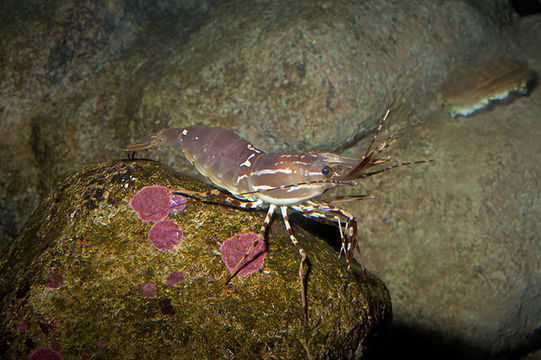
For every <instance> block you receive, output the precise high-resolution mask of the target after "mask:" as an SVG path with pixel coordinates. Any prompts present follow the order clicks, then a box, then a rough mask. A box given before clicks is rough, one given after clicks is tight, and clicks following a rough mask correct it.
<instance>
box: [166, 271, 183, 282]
mask: <svg viewBox="0 0 541 360" xmlns="http://www.w3.org/2000/svg"><path fill="white" fill-rule="evenodd" d="M184 280H186V277H185V275H184V271H173V272H172V273H171V274H169V276H167V278H166V279H165V283H166V284H167V285H169V286H175V285H176V284H178V283H179V282H183V281H184Z"/></svg>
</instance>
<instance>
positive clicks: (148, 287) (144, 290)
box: [141, 281, 156, 297]
mask: <svg viewBox="0 0 541 360" xmlns="http://www.w3.org/2000/svg"><path fill="white" fill-rule="evenodd" d="M141 295H142V296H144V297H153V296H156V283H155V282H154V281H150V282H147V283H146V284H145V285H143V286H142V287H141Z"/></svg>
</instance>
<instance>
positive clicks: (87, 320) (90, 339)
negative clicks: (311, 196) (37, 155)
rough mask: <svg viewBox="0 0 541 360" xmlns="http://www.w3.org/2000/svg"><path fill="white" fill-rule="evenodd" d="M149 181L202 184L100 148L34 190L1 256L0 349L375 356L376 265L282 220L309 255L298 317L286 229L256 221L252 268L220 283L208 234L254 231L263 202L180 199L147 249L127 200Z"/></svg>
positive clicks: (381, 295) (216, 239)
mask: <svg viewBox="0 0 541 360" xmlns="http://www.w3.org/2000/svg"><path fill="white" fill-rule="evenodd" d="M148 185H159V186H163V187H167V188H168V189H174V188H187V189H191V190H195V191H206V190H208V188H209V187H208V186H206V185H203V184H200V183H197V182H195V181H193V180H189V179H187V178H184V177H181V176H179V175H178V174H177V173H175V172H174V171H173V170H171V169H170V168H168V167H165V166H163V165H160V164H159V163H156V162H152V161H145V160H141V161H124V162H106V163H100V164H96V165H93V166H90V167H87V168H85V169H83V170H81V171H79V172H78V173H76V174H74V175H71V176H69V177H67V178H65V179H62V180H60V181H59V182H58V183H57V184H56V186H55V187H54V190H53V191H52V192H51V193H50V194H49V195H48V196H47V197H46V198H45V199H43V201H42V202H41V203H40V206H39V207H38V210H37V211H36V212H35V213H34V215H33V216H32V217H31V219H30V220H29V221H28V224H27V225H26V226H25V227H24V229H23V231H22V232H21V234H20V235H19V236H18V237H17V238H16V239H15V240H14V241H13V244H12V245H11V246H10V248H9V252H8V256H7V257H5V258H3V259H2V263H1V266H0V270H1V273H2V274H3V276H2V278H1V279H0V299H1V300H0V308H1V309H2V314H0V334H1V335H0V336H1V339H0V357H1V358H2V359H21V358H23V359H24V358H28V357H29V356H30V354H32V353H33V352H34V354H35V353H37V352H45V351H48V352H49V353H51V351H52V350H39V349H38V348H51V347H52V348H54V349H55V352H57V353H58V354H59V356H62V357H63V358H66V359H72V358H82V357H90V358H94V357H96V358H107V359H127V358H140V359H164V358H175V359H195V358H227V357H231V356H234V357H236V358H239V359H245V358H287V359H307V358H311V359H324V358H325V359H328V358H332V359H361V358H362V359H376V358H380V357H381V356H382V351H384V346H385V341H386V338H387V335H388V330H389V327H390V322H391V303H390V297H389V293H388V291H387V289H386V287H385V285H384V284H383V282H381V281H380V280H379V279H378V278H377V277H375V276H374V275H372V274H370V273H367V274H366V277H363V276H362V273H361V271H360V267H359V266H358V265H357V264H353V266H352V269H351V270H348V269H347V264H346V263H345V260H344V259H343V258H340V259H338V251H337V249H334V248H333V247H331V246H330V245H329V244H328V243H327V242H325V241H324V240H323V239H321V238H318V237H315V236H313V235H310V234H308V233H307V232H306V231H305V230H303V229H302V228H299V227H298V226H295V224H294V229H293V230H294V232H295V233H296V234H297V237H298V240H299V242H300V243H301V244H302V245H303V246H304V248H305V249H306V251H307V253H308V258H309V261H310V272H309V275H308V287H307V289H308V308H309V320H308V322H305V320H304V318H303V310H302V305H301V299H300V292H299V278H298V266H299V261H300V258H299V255H298V251H297V250H296V249H295V247H294V246H293V245H292V244H291V242H290V241H289V238H288V235H287V232H286V231H285V230H283V231H281V232H279V233H276V231H269V234H268V239H267V246H268V249H267V250H268V253H267V256H266V259H265V263H264V265H263V268H262V269H260V270H257V271H256V272H254V273H252V274H250V275H247V276H244V277H240V276H237V277H235V278H233V279H232V280H231V282H230V284H228V285H224V283H223V280H224V279H223V274H224V272H226V271H227V268H226V266H225V264H224V263H223V261H222V259H221V256H220V244H221V243H223V242H224V241H225V240H226V239H227V238H230V237H231V236H232V235H233V234H241V233H245V232H253V231H257V230H258V229H259V227H260V226H261V223H262V221H263V218H264V212H260V211H246V210H239V209H235V208H231V207H223V206H220V205H216V204H208V203H204V202H202V201H199V200H195V199H189V200H188V202H187V204H186V207H185V209H184V210H183V211H181V212H177V213H174V214H169V215H168V219H169V220H172V221H174V222H176V223H177V224H178V225H179V227H180V228H181V229H182V232H183V233H184V238H183V240H182V242H180V244H178V245H177V246H175V247H174V248H173V249H171V250H167V251H159V250H157V249H155V248H154V246H153V245H152V243H151V242H150V241H149V240H148V232H149V230H150V228H151V227H152V224H151V223H146V222H143V221H141V219H140V218H139V216H138V215H137V213H136V212H135V211H133V209H132V208H131V206H130V199H131V198H132V197H133V196H134V195H135V194H136V193H137V192H138V191H139V190H140V189H141V188H142V187H144V186H148ZM169 220H166V221H169ZM60 276H61V278H60ZM51 277H52V278H56V279H57V280H58V281H53V282H54V283H55V284H59V286H54V287H51V286H50V280H49V279H50V278H51ZM60 279H61V280H60ZM172 285H174V286H172ZM21 324H24V325H23V326H24V331H21V328H22V327H21ZM44 327H45V328H46V329H47V330H48V331H47V333H45V332H44V331H42V330H43V328H44ZM56 349H58V350H56ZM51 354H52V353H51ZM32 356H35V355H32ZM36 356H37V355H36Z"/></svg>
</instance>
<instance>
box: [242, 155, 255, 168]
mask: <svg viewBox="0 0 541 360" xmlns="http://www.w3.org/2000/svg"><path fill="white" fill-rule="evenodd" d="M254 156H255V154H252V155H250V156H248V159H246V161H245V162H243V163H242V164H240V166H246V167H250V166H252V163H251V162H250V159H251V158H253V157H254ZM240 166H239V167H240Z"/></svg>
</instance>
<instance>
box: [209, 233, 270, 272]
mask: <svg viewBox="0 0 541 360" xmlns="http://www.w3.org/2000/svg"><path fill="white" fill-rule="evenodd" d="M256 238H257V234H255V233H252V232H249V233H243V234H237V235H235V236H233V237H231V238H229V239H227V240H226V241H224V242H223V244H222V246H220V252H221V253H222V260H223V262H224V263H225V265H226V266H227V269H228V270H229V271H231V270H233V268H234V267H235V265H237V263H238V262H239V261H240V259H241V258H242V257H243V256H244V255H245V254H246V252H247V251H248V249H249V248H250V246H251V245H252V243H253V242H254V240H255V239H256ZM266 256H267V249H266V246H265V241H263V240H260V241H259V243H258V244H257V246H256V247H255V248H254V250H253V251H252V253H251V254H250V256H248V258H247V259H246V260H245V261H244V265H243V266H242V267H241V268H240V270H239V271H238V272H237V274H236V275H237V276H246V275H249V274H251V273H253V272H255V271H257V270H259V269H261V268H263V263H264V262H265V257H266Z"/></svg>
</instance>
